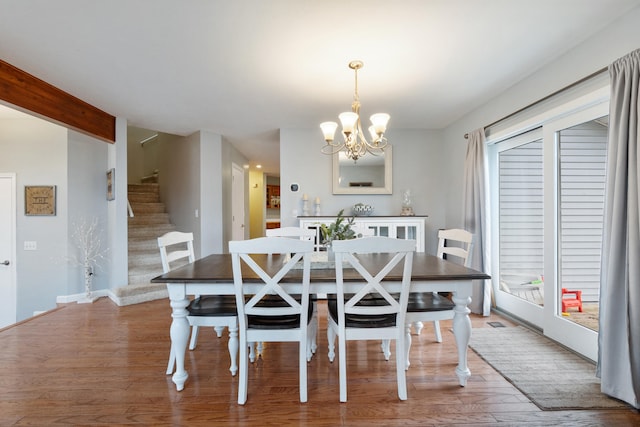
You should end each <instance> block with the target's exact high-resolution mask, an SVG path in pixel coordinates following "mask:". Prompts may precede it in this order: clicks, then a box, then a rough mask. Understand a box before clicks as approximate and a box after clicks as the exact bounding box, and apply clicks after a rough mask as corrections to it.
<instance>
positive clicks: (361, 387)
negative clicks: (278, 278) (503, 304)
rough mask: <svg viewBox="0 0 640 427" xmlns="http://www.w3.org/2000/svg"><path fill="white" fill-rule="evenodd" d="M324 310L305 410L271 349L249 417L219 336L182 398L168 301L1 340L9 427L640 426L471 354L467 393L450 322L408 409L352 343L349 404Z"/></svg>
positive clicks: (65, 313)
mask: <svg viewBox="0 0 640 427" xmlns="http://www.w3.org/2000/svg"><path fill="white" fill-rule="evenodd" d="M325 309H326V307H325V306H324V304H321V305H320V307H319V311H320V314H321V319H320V321H321V322H320V334H319V349H318V353H317V354H316V355H315V356H314V358H313V360H312V361H311V362H310V363H309V365H308V366H309V371H308V372H309V387H308V393H309V401H308V402H307V403H305V404H301V403H300V402H299V401H298V373H297V361H296V345H295V344H288V343H283V344H269V345H267V346H266V348H265V350H264V355H263V357H262V358H261V359H260V360H259V361H257V362H256V363H255V364H253V365H252V366H251V367H250V379H249V397H248V401H247V403H246V405H244V406H239V405H238V404H237V378H236V377H232V376H231V374H230V373H229V370H228V368H229V356H228V351H227V338H226V337H223V338H220V339H218V338H216V337H215V335H214V333H213V332H212V331H211V329H206V328H205V329H203V330H202V332H201V335H200V340H199V343H198V347H197V348H196V350H195V351H191V352H188V354H187V370H188V372H189V379H188V380H187V383H186V386H185V389H184V390H183V391H182V392H177V391H176V389H175V386H174V384H173V382H172V381H171V377H170V376H168V375H164V371H165V369H166V364H167V358H168V355H169V346H170V341H169V325H170V322H171V316H170V312H171V310H170V307H169V303H168V300H159V301H153V302H147V303H143V304H138V305H132V306H127V307H117V306H115V305H114V304H113V303H112V302H111V301H109V300H108V299H106V298H102V299H100V300H98V301H96V302H95V303H94V304H83V305H77V304H68V305H62V306H61V307H60V308H58V309H56V310H54V311H52V312H49V313H46V314H43V315H41V316H37V317H35V318H33V319H30V320H29V321H26V322H22V323H20V324H18V325H15V326H13V327H10V328H7V329H4V330H2V331H0V387H1V390H2V391H1V392H0V425H1V426H12V425H17V426H23V425H31V426H51V425H92V426H94V425H95V426H103V425H108V426H127V425H149V426H182V425H185V426H213V425H216V426H217V425H238V426H254V425H255V426H272V425H273V426H288V425H309V426H365V425H366V426H370V427H375V426H393V425H402V426H414V425H415V426H440V425H449V426H472V425H473V426H496V425H504V426H549V425H553V426H557V425H580V426H586V425H594V426H598V425H602V426H605V425H606V426H627V425H628V426H631V425H640V414H639V413H638V411H635V410H633V409H621V410H583V411H546V412H545V411H541V410H540V409H538V408H537V407H536V406H535V405H534V404H533V403H531V402H530V401H529V400H528V399H527V397H526V396H524V395H523V394H521V393H520V392H519V391H518V390H517V389H516V388H515V387H513V386H512V385H511V384H510V383H509V382H507V381H506V380H505V379H504V378H503V377H502V376H500V375H499V374H498V373H497V372H495V371H494V370H493V369H492V368H491V367H490V366H489V365H487V364H486V363H485V362H484V361H483V360H482V359H480V358H479V357H478V356H477V355H476V354H475V353H474V352H473V351H471V350H469V367H470V369H471V372H472V376H471V378H470V379H469V382H468V385H467V386H466V387H460V386H459V385H458V380H457V377H456V375H455V373H454V369H455V366H456V359H457V356H456V351H455V341H454V337H453V335H452V333H451V331H450V328H451V322H442V330H443V336H444V342H443V343H441V344H438V343H435V342H434V341H433V329H432V327H431V325H425V329H424V330H423V332H422V334H421V335H420V336H414V338H413V347H412V354H411V363H412V364H411V368H410V369H409V371H408V374H407V383H408V394H409V399H408V400H407V401H404V402H402V401H399V400H398V398H397V388H396V379H395V360H394V359H393V358H394V357H395V356H392V359H391V360H390V361H389V362H385V361H384V358H383V357H382V354H381V352H380V347H379V342H375V341H372V342H368V343H361V342H354V343H350V344H349V347H348V351H347V357H348V365H349V366H348V370H349V377H348V384H349V389H348V399H349V401H348V402H347V403H340V402H339V397H338V393H339V390H338V364H337V362H336V363H333V364H331V363H329V362H328V360H327V357H326V333H325V327H324V325H325V324H326V319H325V317H324V316H323V314H324V313H325ZM489 321H500V322H502V323H503V324H505V325H507V326H513V324H512V323H511V322H510V321H509V320H507V319H505V318H502V317H499V316H498V315H492V316H491V317H480V316H472V322H473V327H474V328H484V327H490V326H489V325H487V322H489ZM394 354H395V349H394ZM337 357H340V355H338V356H337Z"/></svg>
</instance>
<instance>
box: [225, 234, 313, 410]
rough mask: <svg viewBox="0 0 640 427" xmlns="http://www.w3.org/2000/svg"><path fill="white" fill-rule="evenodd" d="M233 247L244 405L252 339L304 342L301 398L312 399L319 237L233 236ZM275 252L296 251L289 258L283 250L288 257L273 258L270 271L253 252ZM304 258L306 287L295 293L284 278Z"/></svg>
mask: <svg viewBox="0 0 640 427" xmlns="http://www.w3.org/2000/svg"><path fill="white" fill-rule="evenodd" d="M229 252H230V253H231V259H232V265H233V281H234V285H235V290H236V292H235V293H236V295H235V297H236V305H237V307H238V324H239V327H240V358H239V365H240V375H239V381H238V404H240V405H243V404H244V403H245V402H246V401H247V394H248V390H247V388H248V374H249V369H248V364H249V360H248V354H247V352H248V343H250V342H288V341H297V342H298V348H299V351H298V364H299V376H300V402H306V401H307V336H308V334H309V331H308V329H309V327H310V325H309V320H310V318H311V311H312V309H311V305H310V303H309V279H310V268H311V253H312V252H313V242H312V241H310V240H296V239H291V238H287V237H259V238H256V239H250V240H242V241H231V242H229ZM270 254H282V255H286V254H290V257H289V258H288V259H287V258H285V257H284V256H283V258H285V261H284V262H283V263H279V262H278V263H277V264H276V263H268V265H270V266H271V269H269V268H267V270H268V271H265V270H264V269H263V268H262V267H260V265H259V264H258V263H257V262H256V261H255V260H254V259H253V258H252V256H268V255H270ZM301 260H302V279H301V288H302V289H296V290H295V293H291V292H290V291H291V289H290V288H289V287H288V286H285V283H284V282H282V280H283V278H286V277H287V274H288V273H289V274H290V273H291V269H292V268H294V267H295V266H296V264H297V263H298V262H299V261H301ZM243 267H244V268H243ZM271 270H273V271H271ZM244 273H247V274H246V275H245V274H244ZM296 277H298V276H296ZM297 280H299V281H300V279H297ZM285 282H286V281H285Z"/></svg>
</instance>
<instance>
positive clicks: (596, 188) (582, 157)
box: [490, 103, 608, 360]
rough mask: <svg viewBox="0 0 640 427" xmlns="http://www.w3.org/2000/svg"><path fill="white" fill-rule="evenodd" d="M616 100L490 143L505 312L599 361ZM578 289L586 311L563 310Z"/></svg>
mask: <svg viewBox="0 0 640 427" xmlns="http://www.w3.org/2000/svg"><path fill="white" fill-rule="evenodd" d="M607 114H608V103H601V104H598V105H595V106H593V107H590V108H586V109H584V110H581V111H579V112H576V113H572V114H569V115H566V116H564V117H561V118H559V119H557V120H554V121H549V122H547V123H544V125H543V126H542V127H541V128H539V129H535V130H533V131H530V132H527V133H525V134H522V135H519V136H517V137H514V138H511V139H509V140H506V141H503V142H499V143H497V144H495V145H494V146H492V147H491V149H490V151H491V155H490V162H491V164H490V170H491V173H492V176H491V182H492V183H493V184H492V185H493V191H494V193H493V194H494V195H495V197H493V201H492V203H493V206H492V209H493V211H494V212H497V213H498V214H497V215H494V217H493V218H492V220H493V230H494V233H496V236H495V240H494V241H495V242H497V244H496V245H495V248H494V269H493V271H494V272H497V274H494V281H493V286H494V292H495V296H496V304H497V306H498V307H499V308H500V309H502V310H504V311H507V312H509V313H511V314H513V315H515V316H516V317H519V318H520V319H523V320H525V321H526V322H528V323H530V324H532V325H534V326H536V327H538V328H540V329H541V330H542V331H543V333H544V334H545V335H547V336H549V337H550V338H552V339H554V340H556V341H558V342H560V343H562V344H563V345H565V346H567V347H569V348H571V349H573V350H575V351H576V352H578V353H580V354H582V355H584V356H586V357H588V358H590V359H592V360H596V359H597V348H598V346H597V340H598V332H597V330H598V324H597V322H598V319H597V317H598V303H599V285H600V252H601V245H602V224H603V214H604V188H605V166H606V145H607V131H608V129H607V127H608V120H607ZM563 288H565V289H568V290H573V291H580V292H581V294H582V303H583V310H585V309H587V308H588V311H587V312H586V313H585V312H583V313H578V312H577V310H576V309H575V308H571V309H569V308H568V307H565V308H566V310H563V307H562V289H563Z"/></svg>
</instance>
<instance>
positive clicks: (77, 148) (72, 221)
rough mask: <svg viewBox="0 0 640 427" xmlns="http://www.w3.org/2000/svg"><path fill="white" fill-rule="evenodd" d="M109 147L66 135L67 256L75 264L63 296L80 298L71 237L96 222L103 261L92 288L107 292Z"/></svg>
mask: <svg viewBox="0 0 640 427" xmlns="http://www.w3.org/2000/svg"><path fill="white" fill-rule="evenodd" d="M107 150H108V144H105V143H104V142H102V141H99V140H97V139H95V138H91V137H88V136H85V135H83V134H80V133H78V132H74V131H69V144H68V148H67V151H68V170H67V176H68V182H69V191H68V194H69V196H68V211H69V218H68V221H69V243H70V245H69V256H70V257H72V259H74V260H76V261H75V262H71V263H70V264H69V273H70V275H69V280H68V285H67V289H66V292H63V294H64V295H74V294H82V293H84V292H85V289H84V269H83V266H82V264H81V262H82V259H83V258H82V253H81V252H80V251H79V248H78V247H77V245H75V244H74V243H75V242H74V239H73V235H74V233H76V232H78V231H79V230H82V229H86V228H84V227H87V226H89V225H90V224H91V223H92V221H94V220H95V221H97V232H98V234H96V237H97V238H98V239H99V240H100V243H101V249H100V251H101V253H102V255H103V256H102V257H100V259H98V260H97V268H96V269H95V271H94V276H93V283H92V287H93V289H94V290H98V289H107V288H109V274H110V269H109V265H108V264H109V259H110V254H109V251H110V247H109V236H108V231H109V222H108V218H107V203H108V202H107V200H106V173H107V160H108V157H107Z"/></svg>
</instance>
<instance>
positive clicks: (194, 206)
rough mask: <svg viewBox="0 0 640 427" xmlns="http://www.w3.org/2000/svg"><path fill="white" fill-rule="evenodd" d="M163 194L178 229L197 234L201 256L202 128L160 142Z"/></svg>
mask: <svg viewBox="0 0 640 427" xmlns="http://www.w3.org/2000/svg"><path fill="white" fill-rule="evenodd" d="M158 143H159V144H160V145H161V146H160V147H159V148H158V164H159V168H158V169H159V171H160V173H159V184H160V198H161V200H162V202H163V203H164V204H165V206H166V209H167V212H168V213H169V220H170V221H171V223H173V224H174V225H175V226H176V229H177V230H178V231H182V232H187V233H188V232H191V233H193V235H194V251H195V253H196V257H200V256H201V254H200V252H201V251H200V219H199V218H196V215H195V211H196V210H199V209H200V193H201V188H200V173H201V171H200V132H196V133H194V134H191V135H189V136H186V137H169V136H168V135H166V136H165V138H163V139H162V140H161V141H159V142H158Z"/></svg>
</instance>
